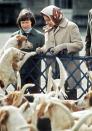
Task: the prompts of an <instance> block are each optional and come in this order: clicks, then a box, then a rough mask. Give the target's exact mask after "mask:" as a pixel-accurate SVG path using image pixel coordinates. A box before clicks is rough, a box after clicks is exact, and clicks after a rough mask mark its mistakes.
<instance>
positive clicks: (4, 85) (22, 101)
mask: <svg viewBox="0 0 92 131" xmlns="http://www.w3.org/2000/svg"><path fill="white" fill-rule="evenodd" d="M32 47H33V46H32V43H30V42H29V41H28V40H27V38H26V37H25V36H23V35H16V36H14V37H11V38H10V39H9V40H8V41H7V42H6V43H5V45H4V47H3V49H2V50H1V52H0V131H92V107H91V106H92V91H91V90H89V91H88V92H87V93H86V94H85V95H84V96H83V97H82V98H81V99H79V100H68V99H67V100H66V98H67V94H66V93H65V87H64V85H65V81H66V79H67V77H68V75H67V72H66V70H65V68H64V66H63V64H62V62H61V61H60V59H59V58H58V57H56V61H57V63H58V65H59V71H60V78H58V79H54V78H53V76H52V67H51V66H50V67H49V71H48V82H47V90H46V93H45V94H43V93H35V94H29V93H27V94H25V90H26V89H27V88H31V87H32V86H34V83H28V84H25V85H24V86H23V87H21V78H20V73H19V71H20V69H21V67H22V66H23V64H24V63H25V62H26V60H27V59H28V58H29V57H30V56H34V55H36V54H37V52H29V53H27V52H24V51H22V50H21V49H23V48H25V49H28V48H32ZM88 75H89V77H90V80H91V81H92V72H89V71H88ZM11 84H12V85H15V84H16V85H17V87H16V90H15V88H13V87H11V86H10V85H11ZM52 88H53V91H52ZM6 91H7V94H5V93H6ZM29 97H30V100H29Z"/></svg>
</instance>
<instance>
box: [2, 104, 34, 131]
mask: <svg viewBox="0 0 92 131" xmlns="http://www.w3.org/2000/svg"><path fill="white" fill-rule="evenodd" d="M1 130H2V131H22V130H23V131H31V127H30V125H28V124H27V122H26V120H25V119H24V118H23V116H22V114H21V113H20V112H19V109H18V108H16V107H14V106H3V107H1V108H0V131H1ZM35 131H36V130H35Z"/></svg>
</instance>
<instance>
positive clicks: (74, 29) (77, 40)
mask: <svg viewBox="0 0 92 131" xmlns="http://www.w3.org/2000/svg"><path fill="white" fill-rule="evenodd" d="M65 44H66V48H67V51H68V53H71V52H79V51H80V50H82V48H83V42H82V39H81V35H80V32H79V28H78V26H77V25H76V24H72V25H71V26H70V43H65Z"/></svg>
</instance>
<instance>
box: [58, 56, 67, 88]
mask: <svg viewBox="0 0 92 131" xmlns="http://www.w3.org/2000/svg"><path fill="white" fill-rule="evenodd" d="M56 60H57V63H58V65H59V70H60V80H61V81H60V87H64V84H65V81H66V79H67V78H68V74H67V72H66V69H65V67H64V65H63V63H62V62H61V60H60V59H59V58H58V57H56Z"/></svg>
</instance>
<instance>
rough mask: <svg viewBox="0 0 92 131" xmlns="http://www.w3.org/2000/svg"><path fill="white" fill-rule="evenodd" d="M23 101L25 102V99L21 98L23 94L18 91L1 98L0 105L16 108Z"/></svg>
mask: <svg viewBox="0 0 92 131" xmlns="http://www.w3.org/2000/svg"><path fill="white" fill-rule="evenodd" d="M23 101H26V99H25V98H24V97H23V94H22V93H21V92H20V91H14V92H11V93H10V94H8V95H6V96H5V97H4V98H2V99H1V100H0V105H1V106H3V105H13V106H16V107H18V106H20V105H21V104H22V102H23Z"/></svg>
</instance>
